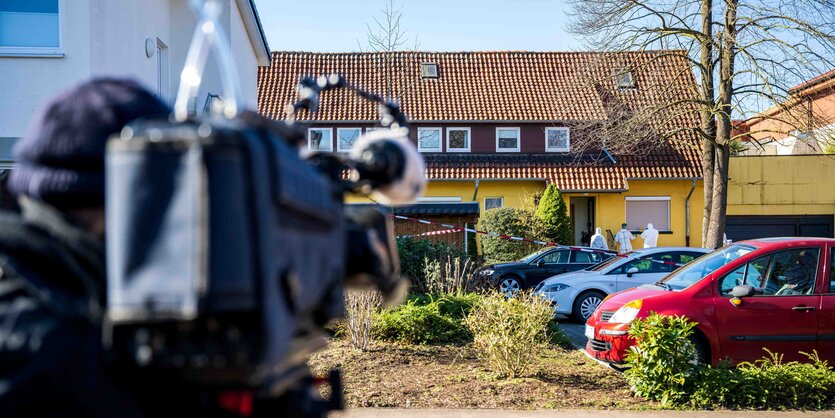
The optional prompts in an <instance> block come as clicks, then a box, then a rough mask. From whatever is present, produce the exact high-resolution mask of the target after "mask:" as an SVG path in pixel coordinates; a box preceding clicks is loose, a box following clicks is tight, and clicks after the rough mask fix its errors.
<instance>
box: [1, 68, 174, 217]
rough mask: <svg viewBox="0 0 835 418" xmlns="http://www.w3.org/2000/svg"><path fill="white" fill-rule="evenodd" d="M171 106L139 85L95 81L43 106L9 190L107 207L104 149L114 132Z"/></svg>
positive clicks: (19, 153) (65, 203)
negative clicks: (105, 198)
mask: <svg viewBox="0 0 835 418" xmlns="http://www.w3.org/2000/svg"><path fill="white" fill-rule="evenodd" d="M170 113H171V109H170V108H169V107H168V105H166V104H165V103H163V102H162V101H160V100H159V99H157V98H156V97H155V96H154V95H153V94H151V93H150V92H148V91H147V90H145V89H144V88H142V87H141V86H140V85H139V84H137V83H135V82H133V81H129V80H122V79H106V78H102V79H93V80H91V81H88V82H86V83H83V84H81V85H79V86H76V87H74V88H72V89H70V90H69V91H66V92H64V93H61V94H59V95H58V96H57V97H55V98H53V99H52V100H50V101H49V102H48V103H47V104H46V106H44V107H43V108H41V109H40V111H39V113H38V114H37V116H36V117H35V118H34V119H33V121H32V125H31V126H30V127H29V130H28V132H27V134H26V136H24V137H23V138H22V139H21V140H20V141H19V142H18V144H17V145H16V146H15V148H14V156H15V159H16V160H17V166H16V167H15V169H14V170H12V174H11V176H10V177H9V190H10V191H11V192H12V193H14V194H16V195H18V196H21V195H22V196H28V197H31V198H34V199H37V200H40V201H43V202H46V203H49V204H51V205H53V206H56V207H59V208H79V207H96V206H104V151H105V144H106V143H107V140H108V138H110V136H111V135H113V134H115V133H118V132H120V131H121V130H122V128H123V127H124V126H125V125H126V124H128V123H129V122H131V121H133V120H135V119H152V118H162V117H166V116H167V115H169V114H170Z"/></svg>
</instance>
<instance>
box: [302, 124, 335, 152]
mask: <svg viewBox="0 0 835 418" xmlns="http://www.w3.org/2000/svg"><path fill="white" fill-rule="evenodd" d="M313 131H329V132H330V141H328V149H313V148H311V147H310V138H311V136H310V133H311V132H313ZM307 149H308V151H319V152H333V128H307Z"/></svg>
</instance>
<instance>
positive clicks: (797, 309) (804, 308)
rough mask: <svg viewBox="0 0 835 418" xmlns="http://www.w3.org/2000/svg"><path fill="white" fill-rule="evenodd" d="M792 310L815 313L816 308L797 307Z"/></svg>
mask: <svg viewBox="0 0 835 418" xmlns="http://www.w3.org/2000/svg"><path fill="white" fill-rule="evenodd" d="M792 310H793V311H801V312H809V311H814V310H815V308H813V307H811V306H803V305H800V306H795V307H794V308H792Z"/></svg>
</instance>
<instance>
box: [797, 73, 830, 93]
mask: <svg viewBox="0 0 835 418" xmlns="http://www.w3.org/2000/svg"><path fill="white" fill-rule="evenodd" d="M833 78H835V70H830V71H827V72H825V73H823V74H821V75H818V76H815V77H812V78H810V79H809V80H806V81H804V82H802V83H800V84H798V85H796V86H794V87H792V88H790V89H789V93H791V94H797V93H799V92H800V91H801V90H805V89H808V88H810V87H813V86H816V85H818V84H820V83H823V82H825V81H827V80H830V79H833Z"/></svg>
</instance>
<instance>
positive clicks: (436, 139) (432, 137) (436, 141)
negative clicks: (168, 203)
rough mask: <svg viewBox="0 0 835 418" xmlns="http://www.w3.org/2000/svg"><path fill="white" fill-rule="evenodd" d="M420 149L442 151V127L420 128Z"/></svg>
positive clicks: (423, 150)
mask: <svg viewBox="0 0 835 418" xmlns="http://www.w3.org/2000/svg"><path fill="white" fill-rule="evenodd" d="M417 135H418V151H420V152H441V128H418V130H417Z"/></svg>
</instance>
